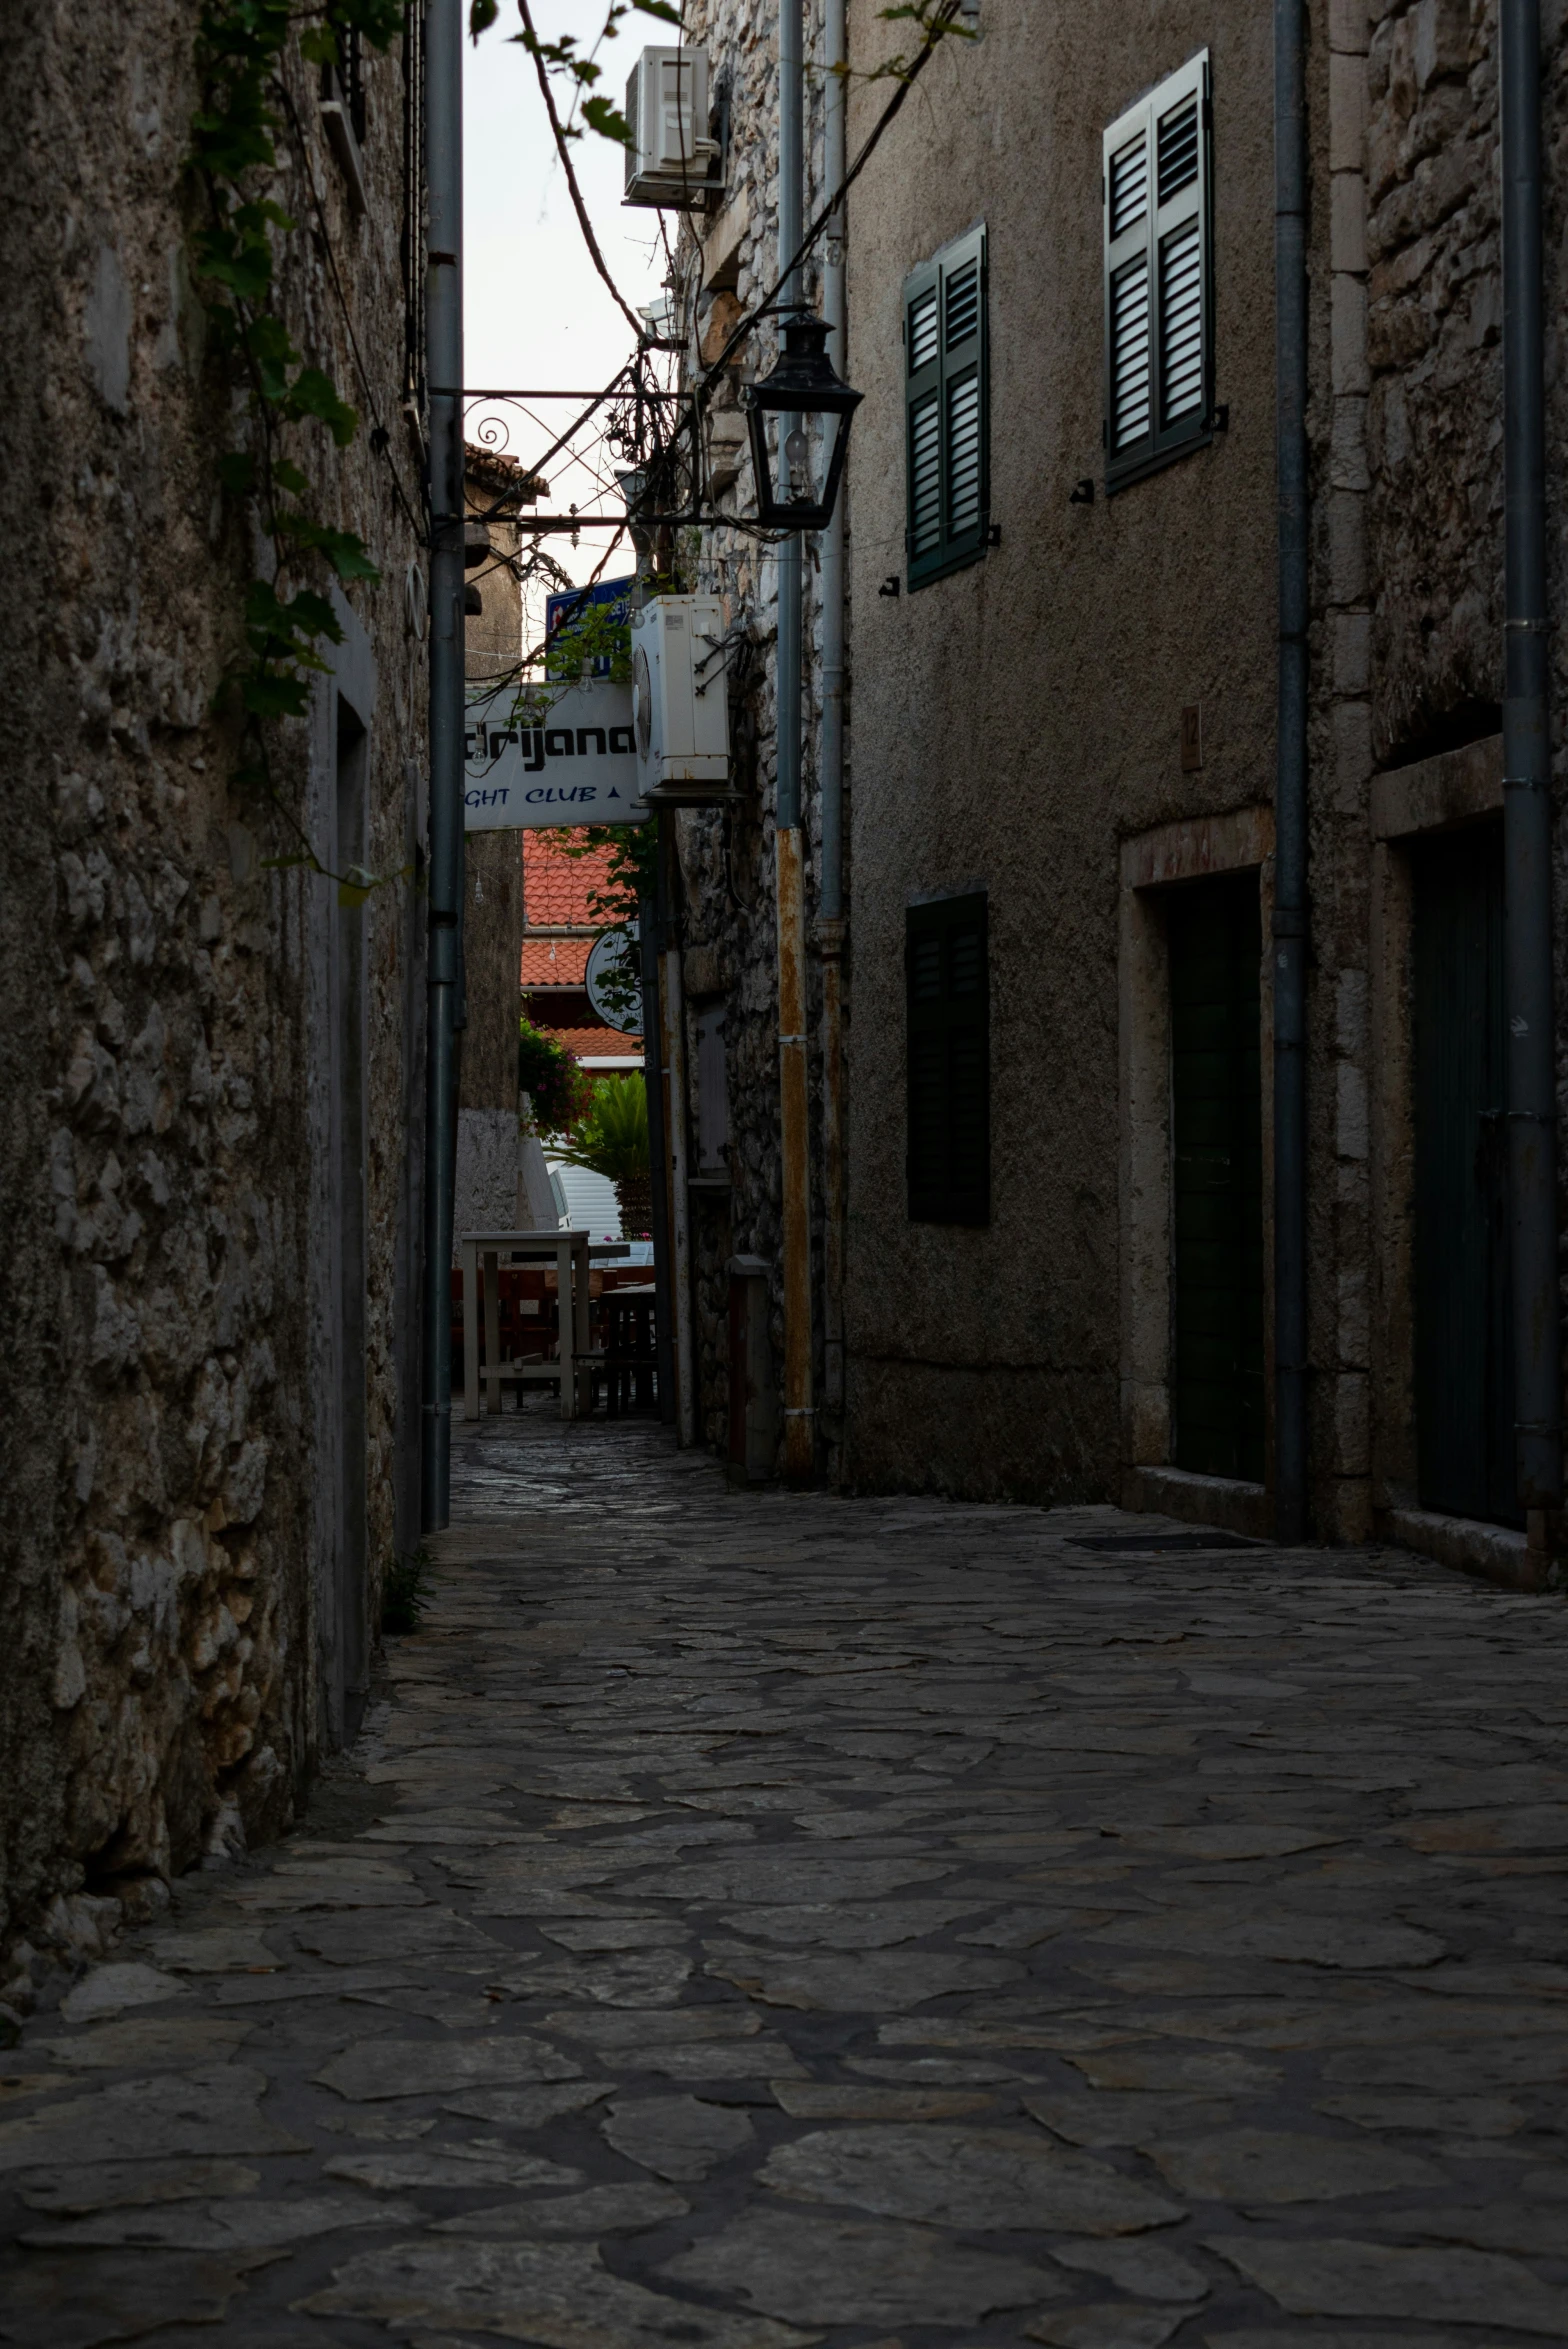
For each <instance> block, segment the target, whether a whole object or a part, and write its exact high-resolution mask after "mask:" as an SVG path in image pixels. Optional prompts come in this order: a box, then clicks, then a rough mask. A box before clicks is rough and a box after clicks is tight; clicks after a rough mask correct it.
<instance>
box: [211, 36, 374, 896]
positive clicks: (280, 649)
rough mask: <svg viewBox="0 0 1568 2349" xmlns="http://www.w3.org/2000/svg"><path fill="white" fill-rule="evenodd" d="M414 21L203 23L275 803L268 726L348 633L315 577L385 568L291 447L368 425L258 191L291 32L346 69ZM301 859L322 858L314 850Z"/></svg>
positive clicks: (248, 698)
mask: <svg viewBox="0 0 1568 2349" xmlns="http://www.w3.org/2000/svg"><path fill="white" fill-rule="evenodd" d="M403 18H404V0H321V5H320V6H319V7H318V8H316V9H314V10H311V11H309V12H304V13H302V12H301V10H300V9H299V8H298V7H296V6H292V5H290V0H206V4H205V5H204V6H203V8H202V11H201V15H200V18H199V20H198V27H197V47H196V61H197V71H198V75H199V78H200V84H201V102H200V104H199V106H198V109H197V112H196V115H195V118H194V120H193V122H192V126H191V148H190V165H191V169H192V171H193V172H194V174H195V177H196V179H197V181H198V183H199V186H200V189H201V193H202V197H203V211H204V218H203V219H202V221H201V223H200V225H199V226H198V228H197V230H196V233H195V237H194V266H195V272H196V275H197V278H198V280H199V281H200V284H201V287H202V296H203V301H204V304H205V307H206V310H207V316H208V321H209V326H210V330H211V334H212V339H213V341H214V343H215V345H216V347H217V349H218V350H219V352H220V353H222V354H224V355H225V356H227V357H228V358H229V359H231V360H232V361H233V362H234V363H235V364H236V365H237V366H238V367H239V368H240V369H241V371H242V374H243V378H244V380H245V381H246V382H247V384H248V387H249V391H250V404H251V411H252V419H253V424H254V428H255V429H254V430H253V432H252V434H251V436H250V446H249V447H246V448H243V449H230V450H228V451H227V452H226V453H225V454H224V456H223V457H222V458H221V460H220V465H219V472H220V478H221V481H222V485H223V487H224V489H225V490H226V491H227V492H228V493H229V494H230V495H231V496H232V497H235V498H243V499H245V500H247V501H248V502H250V503H251V504H252V505H253V506H254V509H255V511H256V513H257V515H258V516H259V518H260V521H261V526H262V528H263V530H264V532H265V534H266V537H267V539H268V541H269V544H270V547H271V553H272V563H271V568H270V571H268V572H258V573H257V574H256V575H255V576H253V577H252V578H251V579H250V580H249V581H247V583H246V589H245V607H244V628H245V653H244V656H243V657H242V659H241V660H240V661H239V662H237V663H236V665H235V670H234V672H233V678H232V682H233V685H234V687H235V689H236V691H237V695H238V700H239V705H240V708H241V710H242V712H243V714H244V719H245V728H246V737H247V742H248V746H249V750H250V759H249V762H248V765H247V767H246V768H245V769H244V770H243V774H244V776H245V777H248V778H249V779H251V780H259V781H261V782H262V783H263V784H264V785H265V786H266V787H267V789H268V791H269V794H270V795H271V796H272V797H273V799H274V800H275V801H276V799H277V794H276V793H275V792H273V791H272V789H271V776H270V771H269V769H268V765H267V757H266V744H265V737H264V735H263V734H262V732H261V727H262V723H263V722H264V721H265V720H267V719H272V718H287V717H300V716H302V715H303V714H304V711H305V709H306V706H307V701H308V696H309V690H310V672H311V671H312V670H323V669H325V668H326V667H327V666H328V664H327V662H326V660H325V658H324V657H323V654H322V652H321V649H320V648H321V646H322V644H323V643H327V644H339V643H341V642H342V638H343V630H342V626H341V624H340V622H339V621H338V618H337V615H336V614H335V612H334V611H333V609H332V605H331V603H330V602H329V601H328V599H327V597H326V596H325V595H323V594H322V593H321V592H320V589H319V587H317V586H316V585H313V584H312V580H313V579H319V578H320V577H321V576H322V573H323V571H326V572H330V573H332V574H333V575H334V576H335V577H336V578H338V579H340V580H342V581H343V582H344V583H345V584H348V583H351V582H353V581H356V580H365V581H370V582H374V581H376V580H378V579H379V577H380V572H379V570H378V569H377V567H376V564H375V561H374V560H373V558H372V556H371V554H370V552H369V550H368V548H367V547H366V545H365V543H364V540H363V539H362V538H361V537H360V536H359V535H358V533H357V532H355V531H352V530H342V529H339V528H338V527H337V526H336V525H335V524H334V523H332V522H329V521H328V520H327V519H326V518H325V516H324V515H323V514H322V512H321V510H320V508H319V505H318V503H317V501H316V499H315V496H314V494H313V492H312V488H311V484H310V481H309V479H308V477H307V475H306V474H305V472H304V470H303V469H302V468H301V466H300V465H298V464H297V463H296V462H295V460H294V458H293V457H292V456H291V455H289V454H288V453H287V448H286V445H285V435H286V431H287V428H288V427H290V426H295V425H302V424H314V425H316V426H317V427H319V428H320V429H323V430H325V432H326V433H327V434H328V435H329V437H330V439H331V441H332V443H333V445H334V446H335V447H337V448H340V449H343V448H347V447H348V445H349V443H350V442H351V441H352V440H353V439H354V436H355V434H356V433H357V431H358V429H359V418H358V416H357V414H356V412H355V410H354V409H353V408H352V407H351V406H350V405H349V403H348V401H347V400H345V399H344V398H343V396H342V394H341V393H340V392H339V390H338V388H337V386H336V385H335V384H334V383H333V381H332V379H331V377H330V376H329V375H328V374H327V373H326V371H325V369H323V368H321V367H319V366H316V365H314V364H313V363H312V362H311V361H309V360H308V359H307V358H306V356H305V354H304V353H303V352H302V351H301V350H300V349H299V348H298V346H297V345H296V343H295V341H294V338H293V336H292V335H291V333H290V332H289V329H288V326H287V324H286V323H285V321H284V319H283V318H282V316H281V315H280V313H279V309H278V303H277V284H276V278H277V264H276V254H275V249H274V237H275V236H277V235H287V234H288V232H289V231H290V230H291V229H293V228H294V227H295V226H296V223H295V222H294V221H293V220H292V219H291V218H290V216H289V215H288V213H287V212H285V210H284V209H283V207H282V205H281V204H279V203H277V202H276V201H275V200H274V199H273V198H272V197H271V196H270V195H268V194H264V193H260V192H258V189H257V182H258V181H263V182H264V180H265V176H266V175H267V174H270V173H272V172H274V171H276V169H277V164H278V154H277V147H276V145H275V138H276V134H277V133H278V131H279V130H280V129H281V127H282V124H281V118H280V115H279V112H278V108H279V106H280V104H281V103H282V102H283V91H282V84H281V79H280V67H281V62H282V57H283V52H284V49H285V46H286V44H287V43H288V41H289V40H290V38H291V37H292V36H293V35H295V34H296V33H297V34H298V38H299V47H300V54H301V56H302V57H303V58H304V59H305V61H306V63H307V64H312V65H330V64H337V63H339V62H340V61H341V57H342V45H343V42H344V39H345V37H346V36H347V35H349V34H351V33H357V34H358V35H360V37H361V38H362V39H363V40H365V41H366V42H368V43H369V44H370V46H371V47H372V48H375V49H382V50H384V49H386V48H387V47H388V46H389V44H390V43H391V42H392V41H393V40H395V39H396V37H397V35H398V34H399V33H400V32H401V31H402V28H403ZM284 812H285V813H287V811H286V810H285V811H284ZM290 820H291V821H292V818H291V819H290ZM295 829H296V830H297V829H298V826H297V825H296V826H295ZM300 861H304V862H308V863H310V864H313V865H314V864H316V862H317V860H316V858H315V856H314V854H313V853H312V852H310V850H309V846H308V843H307V844H306V850H305V854H304V856H303V858H302V859H301V860H300ZM318 869H319V868H318Z"/></svg>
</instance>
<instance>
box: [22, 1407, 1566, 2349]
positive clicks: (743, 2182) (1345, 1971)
mask: <svg viewBox="0 0 1568 2349" xmlns="http://www.w3.org/2000/svg"><path fill="white" fill-rule="evenodd" d="M456 1465H457V1471H458V1498H457V1509H456V1519H455V1522H456V1530H454V1531H453V1532H452V1533H451V1534H450V1535H448V1536H446V1537H444V1538H443V1540H442V1541H441V1543H440V1544H439V1545H438V1547H439V1552H440V1572H439V1579H438V1582H437V1585H436V1589H435V1594H434V1601H433V1604H432V1607H431V1610H430V1612H429V1614H428V1616H427V1617H426V1621H425V1626H424V1628H423V1630H422V1631H421V1632H420V1633H419V1634H418V1635H416V1636H413V1637H410V1638H406V1639H402V1640H396V1641H392V1642H391V1643H389V1650H390V1683H389V1685H388V1686H387V1687H386V1688H385V1690H384V1691H383V1693H382V1696H381V1698H380V1700H379V1701H378V1702H377V1704H376V1705H375V1706H374V1708H373V1710H372V1713H371V1715H370V1717H369V1719H368V1721H367V1724H366V1730H365V1734H364V1735H363V1737H362V1739H361V1741H360V1745H359V1747H358V1748H357V1750H356V1752H355V1754H354V1755H353V1757H352V1758H351V1761H350V1763H349V1764H347V1765H345V1766H343V1767H342V1768H341V1769H339V1770H338V1771H337V1772H335V1773H334V1774H332V1775H330V1776H329V1777H328V1778H327V1779H326V1780H325V1781H324V1782H323V1784H322V1785H321V1787H320V1790H319V1792H318V1796H317V1799H316V1801H315V1803H314V1805H313V1807H312V1810H311V1813H310V1815H309V1816H308V1818H307V1819H306V1820H305V1821H304V1822H303V1824H302V1825H301V1827H300V1828H299V1830H298V1831H297V1832H296V1833H295V1834H294V1835H292V1836H291V1837H290V1838H289V1839H288V1841H287V1842H286V1843H285V1844H284V1845H282V1846H281V1847H279V1848H276V1849H274V1850H272V1851H269V1852H263V1853H260V1854H258V1855H256V1856H255V1857H254V1858H253V1859H252V1860H251V1861H249V1862H246V1863H242V1864H240V1865H238V1866H235V1867H233V1868H229V1869H226V1870H224V1871H221V1872H217V1873H212V1874H206V1875H201V1876H197V1877H193V1878H187V1879H185V1880H184V1881H182V1882H181V1883H180V1884H179V1885H178V1886H177V1888H176V1894H175V1903H174V1907H173V1910H172V1912H171V1913H170V1914H169V1915H167V1916H166V1917H165V1918H163V1919H162V1920H161V1921H160V1922H159V1924H158V1925H157V1926H156V1927H155V1928H152V1929H148V1930H146V1931H144V1932H143V1933H141V1934H140V1935H139V1936H136V1937H132V1938H130V1939H128V1940H127V1941H126V1942H125V1943H123V1944H122V1946H121V1948H120V1949H119V1950H118V1951H117V1952H116V1954H115V1957H114V1959H113V1961H112V1962H110V1963H107V1964H105V1965H102V1966H100V1967H99V1968H97V1969H96V1970H95V1971H93V1972H91V1973H89V1974H88V1975H86V1976H85V1977H84V1978H83V1979H82V1980H81V1981H80V1982H79V1983H78V1985H77V1986H76V1988H75V1989H74V1990H73V1991H72V1992H71V1994H70V1996H69V1997H68V1998H67V1999H66V2001H65V2004H64V2007H63V2009H62V2010H61V2011H60V2012H58V2013H50V2014H40V2015H38V2016H36V2017H34V2018H33V2019H32V2020H31V2021H30V2022H29V2024H28V2025H27V2028H26V2030H25V2033H24V2035H23V2040H22V2044H21V2046H20V2048H18V2049H13V2050H12V2052H11V2053H10V2055H9V2056H7V2057H6V2058H5V2059H4V2060H5V2064H6V2066H7V2070H6V2075H5V2077H4V2080H3V2085H0V2188H3V2189H4V2205H3V2208H4V2227H5V2233H6V2237H7V2249H6V2251H5V2254H4V2258H5V2261H6V2265H5V2268H4V2270H3V2273H0V2311H3V2313H0V2334H3V2335H4V2337H5V2338H6V2339H7V2340H9V2341H11V2342H14V2343H17V2344H20V2345H22V2349H92V2345H93V2344H97V2343H100V2342H110V2341H119V2340H128V2339H137V2340H141V2341H143V2342H145V2343H147V2344H149V2345H151V2344H157V2345H158V2349H178V2345H179V2344H183V2343H187V2342H188V2341H189V2340H190V2339H191V2335H190V2333H189V2332H188V2331H187V2330H186V2328H187V2327H189V2326H191V2325H202V2324H205V2325H209V2326H215V2327H216V2328H217V2335H216V2337H218V2338H220V2339H221V2340H222V2341H223V2342H224V2343H225V2344H230V2345H232V2349H296V2345H297V2349H306V2345H307V2344H311V2343H330V2344H332V2345H334V2349H358V2345H360V2344H364V2345H365V2349H369V2345H370V2344H372V2343H375V2342H383V2343H384V2342H386V2341H387V2339H388V2337H389V2336H390V2337H391V2338H392V2339H393V2340H394V2341H396V2342H398V2343H400V2344H407V2345H408V2349H461V2345H462V2344H465V2343H472V2344H478V2343H479V2342H481V2341H483V2340H485V2339H494V2338H495V2337H496V2336H500V2337H502V2338H504V2339H510V2340H516V2341H524V2342H536V2343H544V2344H549V2345H550V2349H640V2345H642V2344H650V2345H652V2344H659V2345H660V2349H664V2345H667V2344H672V2343H686V2344H695V2345H697V2349H789V2345H791V2344H796V2343H804V2342H808V2341H823V2342H826V2343H828V2344H831V2345H832V2349H849V2345H850V2344H852V2343H855V2344H861V2343H863V2344H871V2343H873V2342H875V2343H877V2344H878V2345H879V2349H895V2344H903V2345H906V2349H924V2345H927V2344H935V2343H938V2342H940V2343H943V2344H945V2345H949V2349H956V2345H957V2344H968V2343H973V2344H975V2345H976V2349H978V2345H979V2344H981V2343H988V2344H989V2343H998V2344H1000V2343H1005V2342H1018V2341H1031V2342H1044V2343H1048V2344H1056V2345H1058V2349H1160V2345H1161V2344H1163V2343H1165V2342H1167V2341H1170V2342H1173V2343H1176V2344H1178V2345H1185V2344H1188V2343H1196V2342H1208V2343H1214V2344H1216V2345H1223V2349H1276V2345H1283V2344H1285V2343H1289V2344H1291V2345H1292V2349H1295V2345H1297V2344H1303V2345H1305V2344H1310V2343H1322V2344H1323V2345H1324V2349H1329V2345H1330V2344H1332V2345H1333V2349H1394V2345H1395V2344H1404V2345H1406V2349H1440V2345H1442V2344H1451V2343H1452V2344H1459V2343H1464V2344H1467V2345H1468V2349H1484V2345H1485V2344H1489V2343H1497V2344H1504V2343H1508V2342H1522V2341H1525V2340H1537V2341H1539V2340H1541V2339H1548V2340H1555V2341H1562V2340H1565V2339H1568V2150H1565V2146H1564V2135H1563V2133H1564V2128H1565V2112H1564V2101H1563V2084H1564V2081H1565V2079H1568V1998H1565V1993H1568V1876H1565V1872H1568V1765H1565V1757H1564V1752H1563V1723H1564V1716H1565V1701H1568V1698H1565V1685H1564V1665H1565V1662H1568V1617H1565V1614H1564V1610H1563V1605H1562V1602H1561V1600H1560V1599H1556V1598H1550V1597H1547V1598H1535V1597H1521V1596H1510V1595H1506V1594H1504V1593H1501V1592H1499V1591H1496V1590H1493V1589H1490V1588H1484V1587H1480V1586H1477V1585H1473V1584H1470V1583H1468V1582H1466V1581H1464V1580H1463V1579H1461V1578H1459V1577H1457V1576H1454V1575H1451V1574H1448V1573H1446V1572H1444V1571H1442V1570H1441V1569H1439V1568H1437V1567H1430V1566H1427V1565H1425V1564H1423V1563H1421V1562H1420V1561H1417V1560H1413V1559H1411V1558H1409V1557H1408V1556H1404V1555H1401V1554H1395V1553H1390V1552H1360V1553H1346V1552H1339V1553H1332V1552H1324V1551H1317V1552H1310V1551H1309V1552H1301V1553H1295V1554H1283V1553H1280V1552H1277V1551H1269V1550H1250V1549H1249V1550H1239V1549H1227V1550H1224V1551H1219V1552H1210V1553H1207V1554H1202V1553H1196V1552H1193V1551H1191V1550H1187V1549H1182V1548H1179V1547H1178V1548H1174V1549H1170V1550H1166V1551H1163V1552H1162V1551H1149V1550H1148V1549H1147V1548H1145V1549H1144V1550H1143V1551H1142V1552H1141V1554H1140V1553H1139V1552H1137V1551H1134V1550H1130V1549H1128V1548H1127V1547H1126V1546H1125V1545H1126V1544H1128V1543H1129V1542H1141V1543H1145V1544H1146V1543H1147V1541H1148V1539H1149V1536H1150V1533H1151V1531H1152V1530H1155V1522H1156V1521H1151V1520H1149V1519H1135V1518H1129V1517H1125V1516H1122V1515H1120V1514H1119V1513H1117V1512H1115V1511H1111V1510H1103V1509H1088V1510H1081V1511H1056V1512H1052V1513H1042V1512H1039V1511H1035V1510H1029V1509H1004V1508H978V1507H957V1506H950V1505H944V1504H942V1503H939V1502H934V1501H925V1500H916V1499H890V1500H845V1499H838V1498H834V1497H831V1496H825V1495H821V1494H811V1495H805V1496H791V1495H787V1494H783V1493H779V1492H768V1493H764V1494H760V1495H759V1494H747V1495H736V1494H733V1493H731V1492H729V1491H728V1490H727V1489H726V1487H725V1485H724V1483H723V1480H722V1478H721V1476H720V1474H719V1472H718V1471H717V1470H716V1468H715V1467H714V1465H713V1464H712V1463H711V1462H710V1461H709V1460H707V1459H705V1458H702V1457H699V1456H696V1455H693V1454H686V1455H677V1454H675V1453H673V1452H672V1451H671V1450H670V1449H669V1448H668V1445H667V1441H666V1439H665V1437H664V1435H663V1433H662V1431H659V1430H655V1429H650V1428H648V1427H647V1426H646V1425H645V1424H644V1425H636V1424H633V1425H632V1426H630V1427H628V1426H625V1425H624V1424H623V1425H622V1426H621V1427H620V1428H619V1429H617V1428H615V1427H606V1426H604V1425H602V1424H599V1425H593V1424H589V1425H576V1426H565V1427H563V1426H562V1425H561V1424H560V1423H559V1422H558V1421H556V1420H555V1419H554V1418H553V1417H551V1416H547V1415H545V1414H543V1413H540V1414H537V1415H536V1414H533V1413H530V1414H527V1415H525V1416H522V1417H510V1416H509V1417H506V1418H503V1419H501V1420H499V1421H490V1422H486V1423H484V1424H483V1425H482V1426H481V1427H480V1428H478V1429H471V1430H465V1431H464V1432H463V1434H462V1435H461V1436H460V1438H459V1441H458V1444H457V1447H456ZM1171 1530H1174V1529H1171ZM1189 1538H1190V1537H1189ZM1118 1544H1121V1545H1124V1546H1122V1547H1118ZM1097 1545H1098V1546H1097Z"/></svg>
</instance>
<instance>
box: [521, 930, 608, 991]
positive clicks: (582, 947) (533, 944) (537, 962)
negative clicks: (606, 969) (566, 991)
mask: <svg viewBox="0 0 1568 2349" xmlns="http://www.w3.org/2000/svg"><path fill="white" fill-rule="evenodd" d="M592 944H593V940H592V939H591V938H525V939H524V940H523V985H524V986H525V987H580V986H581V985H582V983H583V975H584V973H585V972H586V970H587V968H588V950H589V948H590V947H591V946H592Z"/></svg>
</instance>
